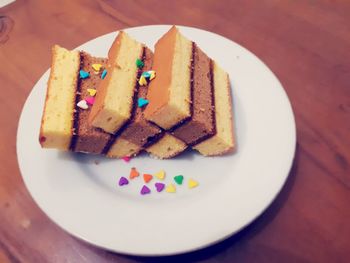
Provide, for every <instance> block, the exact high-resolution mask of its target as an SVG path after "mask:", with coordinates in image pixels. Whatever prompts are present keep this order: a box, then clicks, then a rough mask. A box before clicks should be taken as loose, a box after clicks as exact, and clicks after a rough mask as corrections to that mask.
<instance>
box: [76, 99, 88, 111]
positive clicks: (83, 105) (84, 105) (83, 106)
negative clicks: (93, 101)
mask: <svg viewBox="0 0 350 263" xmlns="http://www.w3.org/2000/svg"><path fill="white" fill-rule="evenodd" d="M77 106H78V107H79V108H81V109H83V110H87V109H88V108H89V106H88V104H87V102H86V100H81V101H79V102H78V103H77Z"/></svg>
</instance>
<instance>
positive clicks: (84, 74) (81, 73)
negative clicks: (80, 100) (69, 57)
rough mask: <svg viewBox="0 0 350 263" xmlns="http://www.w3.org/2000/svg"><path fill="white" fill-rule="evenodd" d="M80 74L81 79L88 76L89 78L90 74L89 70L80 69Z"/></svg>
mask: <svg viewBox="0 0 350 263" xmlns="http://www.w3.org/2000/svg"><path fill="white" fill-rule="evenodd" d="M79 75H80V78H81V79H86V78H88V77H89V76H90V74H89V72H86V71H84V70H80V71H79Z"/></svg>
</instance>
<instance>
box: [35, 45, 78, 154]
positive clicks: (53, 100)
mask: <svg viewBox="0 0 350 263" xmlns="http://www.w3.org/2000/svg"><path fill="white" fill-rule="evenodd" d="M79 68H80V53H79V51H69V50H67V49H64V48H62V47H60V46H58V45H55V46H53V48H52V66H51V72H50V78H49V82H48V88H47V94H46V101H45V106H44V112H43V116H42V120H41V128H40V137H39V141H40V144H41V146H42V147H44V148H56V149H60V150H69V146H70V142H71V139H72V135H73V117H74V108H75V97H76V88H77V81H78V74H79Z"/></svg>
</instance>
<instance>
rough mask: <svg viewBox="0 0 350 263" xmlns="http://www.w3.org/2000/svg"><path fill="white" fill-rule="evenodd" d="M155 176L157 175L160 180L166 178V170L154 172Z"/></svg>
mask: <svg viewBox="0 0 350 263" xmlns="http://www.w3.org/2000/svg"><path fill="white" fill-rule="evenodd" d="M154 176H155V177H157V178H158V179H159V180H164V178H165V172H164V170H160V171H159V172H158V173H156V174H154Z"/></svg>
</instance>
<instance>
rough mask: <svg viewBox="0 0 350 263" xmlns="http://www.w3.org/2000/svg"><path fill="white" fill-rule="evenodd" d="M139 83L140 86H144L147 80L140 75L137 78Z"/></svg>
mask: <svg viewBox="0 0 350 263" xmlns="http://www.w3.org/2000/svg"><path fill="white" fill-rule="evenodd" d="M139 85H140V86H145V85H147V80H146V78H145V77H144V76H141V78H140V80H139Z"/></svg>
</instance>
